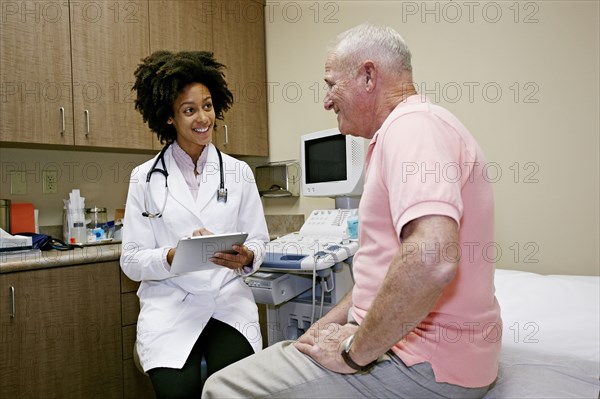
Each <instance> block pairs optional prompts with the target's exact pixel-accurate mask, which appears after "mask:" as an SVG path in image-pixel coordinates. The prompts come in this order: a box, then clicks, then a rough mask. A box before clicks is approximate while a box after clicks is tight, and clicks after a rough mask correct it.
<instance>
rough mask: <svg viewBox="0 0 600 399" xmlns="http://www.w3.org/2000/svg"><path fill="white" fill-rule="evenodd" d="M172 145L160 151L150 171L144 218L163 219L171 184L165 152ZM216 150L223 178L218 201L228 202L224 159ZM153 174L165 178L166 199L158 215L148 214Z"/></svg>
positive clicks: (145, 192)
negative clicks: (160, 165)
mask: <svg viewBox="0 0 600 399" xmlns="http://www.w3.org/2000/svg"><path fill="white" fill-rule="evenodd" d="M170 145H171V143H167V145H165V146H164V147H163V149H162V150H160V154H158V157H156V160H155V161H154V163H153V164H152V167H151V168H150V171H149V172H148V174H147V175H146V190H145V191H144V212H142V216H143V217H147V218H150V219H154V218H160V217H162V215H163V212H164V211H165V207H166V205H167V197H168V196H169V182H168V179H167V178H168V177H169V173H168V172H167V165H165V151H167V148H169V146H170ZM215 150H217V155H218V156H219V174H220V176H221V184H220V185H219V189H218V190H217V201H222V202H227V189H226V188H225V177H224V174H223V157H222V156H221V151H219V149H218V148H217V147H215ZM158 161H160V162H161V164H162V169H159V168H157V165H158ZM153 173H160V174H161V175H163V176H164V178H165V197H164V199H163V203H162V207H161V210H160V211H159V212H157V213H151V212H148V191H149V187H150V185H149V184H150V178H151V177H152V174H153Z"/></svg>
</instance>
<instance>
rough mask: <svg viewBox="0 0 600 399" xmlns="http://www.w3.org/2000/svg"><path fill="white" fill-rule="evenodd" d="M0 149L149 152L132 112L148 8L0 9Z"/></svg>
mask: <svg viewBox="0 0 600 399" xmlns="http://www.w3.org/2000/svg"><path fill="white" fill-rule="evenodd" d="M1 12H2V15H1V17H2V37H1V40H0V50H1V54H2V57H1V61H0V67H1V74H2V76H1V82H2V87H1V88H0V89H1V90H0V91H1V92H0V97H2V98H1V101H0V113H1V114H2V118H1V120H0V141H2V142H19V143H35V144H62V145H72V144H75V145H77V146H91V147H109V148H131V149H152V141H153V137H152V135H151V134H150V131H149V129H148V128H147V127H146V126H145V125H144V124H143V121H142V118H141V116H140V115H139V113H138V112H137V111H136V110H135V109H134V105H133V96H132V93H131V87H132V84H133V72H134V70H135V67H136V66H137V64H138V63H139V61H140V59H141V58H143V57H144V56H146V55H147V53H148V50H149V45H148V2H147V1H144V0H114V1H110V2H97V1H96V2H90V1H83V2H77V1H71V2H69V1H65V2H56V1H53V0H40V1H36V2H31V3H30V2H7V3H6V4H3V6H2V10H1Z"/></svg>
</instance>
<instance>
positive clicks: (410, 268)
mask: <svg viewBox="0 0 600 399" xmlns="http://www.w3.org/2000/svg"><path fill="white" fill-rule="evenodd" d="M458 249H459V247H458V225H457V223H456V221H455V220H453V219H451V218H449V217H446V216H437V215H435V216H424V217H421V218H418V219H415V220H413V221H411V222H409V223H407V224H406V226H405V227H404V229H403V232H402V245H401V247H400V250H399V251H398V253H397V254H396V256H394V259H393V260H392V263H391V265H390V268H389V270H388V273H387V275H386V277H385V280H384V281H383V284H382V286H381V287H380V289H379V292H378V293H377V296H376V297H375V300H374V302H373V306H372V307H371V309H370V310H369V312H368V313H367V315H366V317H365V319H364V320H363V322H362V324H361V326H360V328H359V329H358V331H357V332H356V335H355V337H354V342H353V344H352V348H351V351H350V357H351V358H352V359H353V360H354V361H355V362H356V363H357V364H359V365H365V364H368V363H369V362H371V361H373V360H375V359H377V358H378V357H379V356H380V355H381V354H383V353H385V352H386V351H388V350H389V349H390V348H391V347H392V346H394V345H395V344H396V343H397V342H398V341H400V340H401V339H402V338H403V337H404V336H405V335H407V334H408V333H409V332H410V331H411V330H413V329H414V328H415V327H416V326H417V325H418V324H419V323H420V322H421V321H423V319H425V317H426V316H427V315H428V314H429V312H430V311H431V310H432V309H433V307H434V306H435V304H436V303H437V301H438V299H439V298H440V296H441V294H442V291H443V289H444V288H445V287H446V286H447V285H448V284H449V283H450V282H451V281H452V279H453V278H454V276H455V274H456V271H457V270H458V261H459V252H458Z"/></svg>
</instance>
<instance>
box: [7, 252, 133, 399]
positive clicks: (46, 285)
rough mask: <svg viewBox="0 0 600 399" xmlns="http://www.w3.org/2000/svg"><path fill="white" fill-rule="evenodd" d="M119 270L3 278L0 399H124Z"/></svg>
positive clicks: (106, 267) (95, 266)
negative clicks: (0, 398) (122, 398)
mask: <svg viewBox="0 0 600 399" xmlns="http://www.w3.org/2000/svg"><path fill="white" fill-rule="evenodd" d="M119 295H120V292H119V263H118V262H117V261H112V262H100V263H91V264H85V265H78V266H66V267H54V268H49V269H41V270H32V271H22V272H14V273H6V274H0V334H1V335H0V353H1V354H2V356H1V357H0V397H2V398H15V399H16V398H57V399H58V398H60V399H62V398H103V399H106V398H121V397H122V396H123V383H122V381H123V379H122V373H123V370H122V368H123V362H122V342H121V341H122V338H121V309H120V296H119Z"/></svg>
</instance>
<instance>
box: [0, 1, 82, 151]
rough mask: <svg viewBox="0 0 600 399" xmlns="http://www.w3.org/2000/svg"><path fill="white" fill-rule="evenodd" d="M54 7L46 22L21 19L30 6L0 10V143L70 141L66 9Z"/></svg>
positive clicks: (16, 5)
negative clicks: (50, 19) (49, 20)
mask: <svg viewBox="0 0 600 399" xmlns="http://www.w3.org/2000/svg"><path fill="white" fill-rule="evenodd" d="M38 3H39V4H37V6H40V7H43V6H44V5H50V3H51V2H50V1H46V2H42V1H40V2H38ZM54 4H55V7H53V8H51V9H48V11H47V12H50V11H54V15H53V16H50V15H48V16H47V17H48V18H50V17H51V18H52V22H51V23H50V22H46V21H44V20H42V19H41V16H40V15H39V14H38V13H35V14H33V15H32V14H31V13H30V14H26V10H24V9H23V8H24V7H26V6H27V5H29V6H31V7H32V8H33V4H28V3H25V2H6V3H4V2H3V3H2V6H1V7H0V19H1V20H2V25H1V28H0V30H1V34H0V141H14V142H22V143H43V144H67V145H69V144H73V142H74V139H73V104H72V83H71V44H70V42H71V36H70V32H69V10H68V8H65V7H62V6H59V5H58V3H54Z"/></svg>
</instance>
